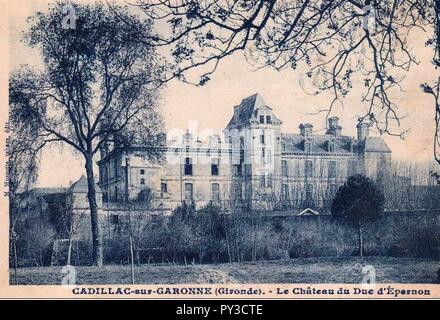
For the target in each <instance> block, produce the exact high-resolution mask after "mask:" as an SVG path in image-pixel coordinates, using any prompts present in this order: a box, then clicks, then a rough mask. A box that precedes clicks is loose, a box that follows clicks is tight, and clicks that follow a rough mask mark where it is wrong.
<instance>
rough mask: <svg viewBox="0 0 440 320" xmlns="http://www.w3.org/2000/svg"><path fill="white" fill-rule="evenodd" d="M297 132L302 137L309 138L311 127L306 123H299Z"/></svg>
mask: <svg viewBox="0 0 440 320" xmlns="http://www.w3.org/2000/svg"><path fill="white" fill-rule="evenodd" d="M299 132H300V133H301V135H302V136H303V137H309V136H311V135H312V132H313V126H312V125H311V124H310V123H306V124H302V123H301V124H300V125H299Z"/></svg>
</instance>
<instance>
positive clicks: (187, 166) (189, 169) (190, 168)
mask: <svg viewBox="0 0 440 320" xmlns="http://www.w3.org/2000/svg"><path fill="white" fill-rule="evenodd" d="M184 171H185V173H184V174H185V176H192V174H193V165H192V159H191V158H185V168H184Z"/></svg>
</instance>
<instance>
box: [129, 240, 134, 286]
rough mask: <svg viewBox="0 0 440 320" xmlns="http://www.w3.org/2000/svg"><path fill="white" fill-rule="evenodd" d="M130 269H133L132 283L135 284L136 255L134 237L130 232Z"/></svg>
mask: <svg viewBox="0 0 440 320" xmlns="http://www.w3.org/2000/svg"><path fill="white" fill-rule="evenodd" d="M130 267H131V283H132V284H134V283H135V281H134V254H133V237H132V236H131V232H130Z"/></svg>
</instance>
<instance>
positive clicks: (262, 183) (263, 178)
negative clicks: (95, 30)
mask: <svg viewBox="0 0 440 320" xmlns="http://www.w3.org/2000/svg"><path fill="white" fill-rule="evenodd" d="M260 187H262V188H265V187H266V175H265V174H262V175H260Z"/></svg>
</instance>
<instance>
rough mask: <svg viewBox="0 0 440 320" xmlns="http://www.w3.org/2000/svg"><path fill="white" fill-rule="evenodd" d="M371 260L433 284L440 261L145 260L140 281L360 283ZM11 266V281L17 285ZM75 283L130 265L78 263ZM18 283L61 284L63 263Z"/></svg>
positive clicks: (31, 271) (402, 276)
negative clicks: (148, 262)
mask: <svg viewBox="0 0 440 320" xmlns="http://www.w3.org/2000/svg"><path fill="white" fill-rule="evenodd" d="M366 265H371V266H373V267H374V268H375V270H376V281H377V282H380V283H434V282H435V281H436V278H437V270H438V269H439V267H440V261H433V260H427V259H413V258H383V257H380V258H379V257H368V258H310V259H292V260H286V261H259V262H246V263H232V264H217V265H189V266H182V265H157V264H154V265H152V264H151V265H142V266H139V267H135V278H136V283H139V284H185V283H199V284H201V283H360V282H361V279H362V267H363V266H366ZM13 274H14V273H13V270H11V279H10V282H11V284H15V280H14V276H13ZM76 274H77V284H129V283H131V278H130V275H131V273H130V266H126V265H125V266H119V265H108V266H104V267H101V268H97V267H76ZM17 275H18V284H20V285H23V284H25V285H41V284H51V285H56V284H61V279H62V278H63V273H62V272H61V267H40V268H21V269H18V273H17Z"/></svg>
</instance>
